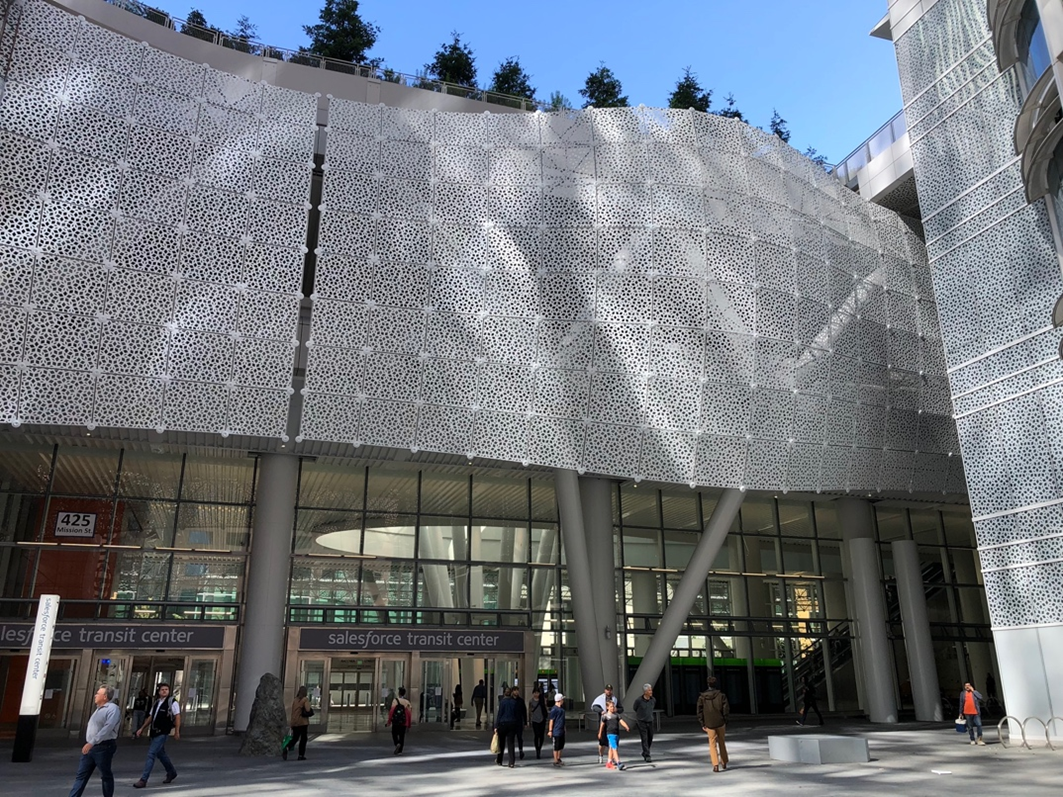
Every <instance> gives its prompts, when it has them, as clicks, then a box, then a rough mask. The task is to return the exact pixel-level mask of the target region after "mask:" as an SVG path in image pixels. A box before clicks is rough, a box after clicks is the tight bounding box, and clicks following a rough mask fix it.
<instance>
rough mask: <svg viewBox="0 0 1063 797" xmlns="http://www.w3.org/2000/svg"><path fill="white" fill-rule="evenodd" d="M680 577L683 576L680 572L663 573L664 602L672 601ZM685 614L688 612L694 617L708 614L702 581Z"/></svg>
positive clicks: (707, 604)
mask: <svg viewBox="0 0 1063 797" xmlns="http://www.w3.org/2000/svg"><path fill="white" fill-rule="evenodd" d="M682 578H683V574H682V573H666V574H665V579H664V589H665V603H666V604H668V603H671V602H672V598H673V596H674V595H675V591H676V588H677V587H678V586H679V582H680V580H682ZM687 614H688V616H694V617H707V616H708V614H709V603H708V599H707V597H706V594H705V585H704V583H703V584H702V586H701V589H699V590H698V593H697V595H696V596H695V597H694V603H693V605H692V606H691V607H690V611H689V612H688V613H687Z"/></svg>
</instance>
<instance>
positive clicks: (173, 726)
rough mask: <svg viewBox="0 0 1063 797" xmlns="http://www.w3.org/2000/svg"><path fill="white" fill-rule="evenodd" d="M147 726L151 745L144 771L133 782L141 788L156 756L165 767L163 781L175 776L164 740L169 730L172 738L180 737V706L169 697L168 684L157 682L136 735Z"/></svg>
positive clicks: (168, 781) (175, 772)
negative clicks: (151, 704) (171, 732)
mask: <svg viewBox="0 0 1063 797" xmlns="http://www.w3.org/2000/svg"><path fill="white" fill-rule="evenodd" d="M148 728H150V729H151V733H150V736H151V746H150V747H148V757H147V760H146V761H144V773H143V774H142V775H141V776H140V780H138V781H137V782H136V783H134V784H133V788H135V789H143V788H144V787H145V786H147V785H148V778H149V777H151V769H152V767H154V766H155V759H156V758H158V759H159V760H160V761H161V762H162V765H163V766H164V767H166V779H165V780H164V781H163V783H171V782H172V781H173V779H174V778H176V777H177V770H176V769H174V767H173V762H172V761H170V756H168V755H167V754H166V740H167V739H168V738H170V731H171V730H172V731H173V738H174V739H180V738H181V706H180V704H179V703H178V702H177V701H176V700H174V699H173V698H172V697H170V685H169V684H159V687H158V689H156V690H155V704H154V705H153V706H152V707H151V711H150V712H148V716H147V719H145V720H144V724H143V725H142V726H140V730H138V731H137V736H140V735H141V734H142V733H144V731H146V730H148Z"/></svg>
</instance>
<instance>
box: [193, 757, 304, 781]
mask: <svg viewBox="0 0 1063 797" xmlns="http://www.w3.org/2000/svg"><path fill="white" fill-rule="evenodd" d="M299 760H300V761H306V756H305V755H301V756H299ZM174 777H175V778H176V777H177V776H176V775H174Z"/></svg>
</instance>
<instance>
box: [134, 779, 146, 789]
mask: <svg viewBox="0 0 1063 797" xmlns="http://www.w3.org/2000/svg"><path fill="white" fill-rule="evenodd" d="M147 785H148V782H147V781H146V780H144V778H141V779H140V780H138V781H137V782H136V783H134V784H133V788H134V789H143V788H144V787H145V786H147Z"/></svg>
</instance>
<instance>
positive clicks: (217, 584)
mask: <svg viewBox="0 0 1063 797" xmlns="http://www.w3.org/2000/svg"><path fill="white" fill-rule="evenodd" d="M244 564H245V563H244V558H243V557H242V556H197V555H195V554H175V555H174V558H173V573H172V575H171V577H170V595H169V599H170V600H172V601H182V602H190V603H237V602H238V601H239V600H240V592H241V590H242V588H243V579H244Z"/></svg>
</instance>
